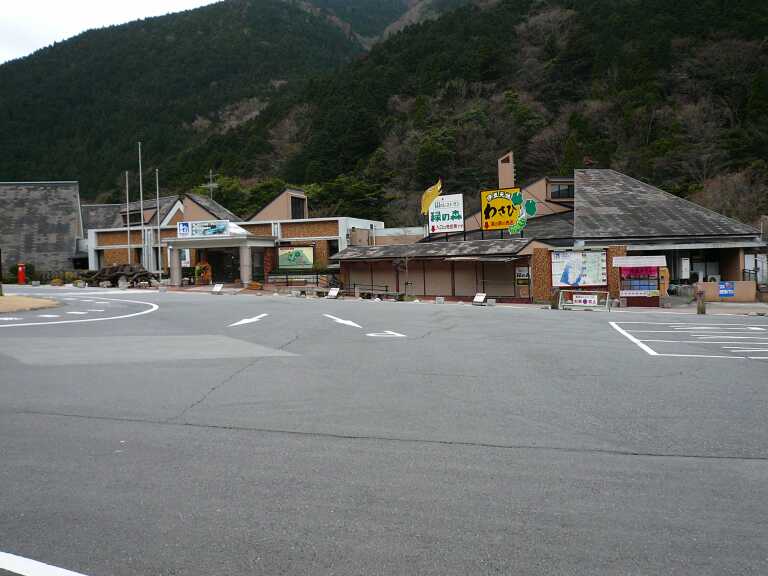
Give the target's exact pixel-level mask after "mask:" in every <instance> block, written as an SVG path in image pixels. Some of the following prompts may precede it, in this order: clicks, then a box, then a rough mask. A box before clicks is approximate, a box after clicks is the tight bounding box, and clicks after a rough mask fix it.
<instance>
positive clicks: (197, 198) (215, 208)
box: [186, 192, 241, 222]
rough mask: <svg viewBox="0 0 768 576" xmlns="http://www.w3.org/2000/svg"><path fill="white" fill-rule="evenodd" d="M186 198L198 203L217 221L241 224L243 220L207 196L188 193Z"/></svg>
mask: <svg viewBox="0 0 768 576" xmlns="http://www.w3.org/2000/svg"><path fill="white" fill-rule="evenodd" d="M186 196H187V197H188V198H190V199H191V200H192V201H194V202H196V203H197V204H199V205H200V206H202V207H203V208H205V209H206V210H208V212H210V213H211V214H213V215H214V216H215V217H216V218H217V219H219V220H231V221H232V222H241V218H240V217H239V216H238V215H237V214H235V213H234V212H230V211H229V210H227V209H226V208H224V206H222V205H221V204H219V203H218V202H216V201H215V200H211V199H210V198H209V197H207V196H203V195H202V194H193V193H191V192H190V193H187V194H186Z"/></svg>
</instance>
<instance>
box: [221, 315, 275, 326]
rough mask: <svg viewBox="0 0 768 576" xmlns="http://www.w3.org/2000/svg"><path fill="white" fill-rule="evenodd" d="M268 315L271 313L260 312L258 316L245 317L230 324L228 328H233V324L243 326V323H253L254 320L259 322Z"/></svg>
mask: <svg viewBox="0 0 768 576" xmlns="http://www.w3.org/2000/svg"><path fill="white" fill-rule="evenodd" d="M267 316H269V314H259V315H258V316H254V317H253V318H243V319H242V320H240V321H239V322H235V323H234V324H230V325H229V326H227V328H232V327H233V326H242V325H243V324H253V323H254V322H258V321H259V320H261V319H262V318H266V317H267Z"/></svg>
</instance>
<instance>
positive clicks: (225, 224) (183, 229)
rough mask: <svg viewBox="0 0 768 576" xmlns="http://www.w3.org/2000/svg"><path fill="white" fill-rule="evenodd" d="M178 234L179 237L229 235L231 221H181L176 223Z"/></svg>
mask: <svg viewBox="0 0 768 576" xmlns="http://www.w3.org/2000/svg"><path fill="white" fill-rule="evenodd" d="M176 236H177V237H179V238H208V237H211V236H229V221H228V220H200V221H198V222H179V223H178V224H176Z"/></svg>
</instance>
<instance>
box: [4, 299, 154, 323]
mask: <svg viewBox="0 0 768 576" xmlns="http://www.w3.org/2000/svg"><path fill="white" fill-rule="evenodd" d="M112 301H113V302H127V303H128V304H141V305H143V306H149V308H147V309H146V310H142V311H141V312H133V313H131V314H123V315H121V316H106V317H103V318H83V319H82V320H53V321H51V322H24V323H23V324H0V328H15V327H19V326H49V325H52V324H84V323H86V322H105V321H107V320H123V319H125V318H134V317H136V316H143V315H144V314H151V313H152V312H155V311H156V310H159V309H160V306H158V305H157V304H153V303H152V302H143V301H141V300H123V299H119V298H113V299H112ZM19 320H22V318H19Z"/></svg>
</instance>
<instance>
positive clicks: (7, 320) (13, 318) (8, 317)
mask: <svg viewBox="0 0 768 576" xmlns="http://www.w3.org/2000/svg"><path fill="white" fill-rule="evenodd" d="M0 320H2V321H3V322H18V321H19V320H24V318H15V317H13V316H0Z"/></svg>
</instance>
